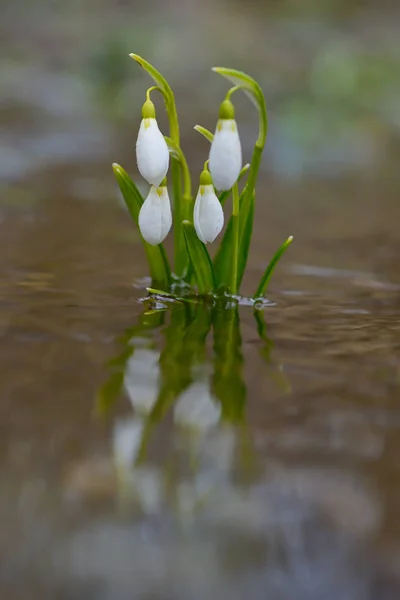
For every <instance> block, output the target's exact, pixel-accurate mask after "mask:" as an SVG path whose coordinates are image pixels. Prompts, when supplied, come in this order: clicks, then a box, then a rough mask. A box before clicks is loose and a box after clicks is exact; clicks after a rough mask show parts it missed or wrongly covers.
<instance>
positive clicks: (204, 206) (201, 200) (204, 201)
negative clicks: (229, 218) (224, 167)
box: [193, 184, 224, 244]
mask: <svg viewBox="0 0 400 600" xmlns="http://www.w3.org/2000/svg"><path fill="white" fill-rule="evenodd" d="M193 222H194V228H195V230H196V233H197V237H198V238H199V239H200V240H201V241H202V242H203V244H207V243H211V242H213V241H214V240H215V238H216V237H217V235H218V234H219V233H220V232H221V229H222V228H223V226H224V211H223V210H222V206H221V203H220V201H219V200H218V198H217V196H216V195H215V191H214V187H213V186H212V185H211V184H209V185H200V187H199V191H198V193H197V197H196V202H195V205H194V214H193Z"/></svg>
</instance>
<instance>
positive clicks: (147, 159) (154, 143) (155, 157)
mask: <svg viewBox="0 0 400 600" xmlns="http://www.w3.org/2000/svg"><path fill="white" fill-rule="evenodd" d="M136 159H137V165H138V169H139V172H140V174H141V175H142V177H144V179H146V181H148V183H150V184H151V185H154V186H155V187H158V186H159V185H160V183H161V181H162V180H163V179H164V177H165V176H166V174H167V171H168V166H169V150H168V146H167V142H166V141H165V139H164V136H163V134H162V133H161V131H160V130H159V128H158V124H157V121H156V119H154V118H146V119H142V121H141V123H140V128H139V134H138V138H137V142H136Z"/></svg>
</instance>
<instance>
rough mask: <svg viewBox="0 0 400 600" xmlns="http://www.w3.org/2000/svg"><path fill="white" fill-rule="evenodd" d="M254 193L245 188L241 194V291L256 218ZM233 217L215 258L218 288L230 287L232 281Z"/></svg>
mask: <svg viewBox="0 0 400 600" xmlns="http://www.w3.org/2000/svg"><path fill="white" fill-rule="evenodd" d="M254 196H255V195H254V193H253V194H248V190H247V188H245V189H244V190H243V191H242V193H241V194H240V212H239V260H238V266H237V286H238V289H240V284H241V281H242V279H243V274H244V271H245V268H246V264H247V258H248V255H249V249H250V242H251V234H252V230H253V217H254V204H255V202H254ZM245 203H246V204H245ZM234 218H235V217H234V216H233V215H232V216H231V218H230V219H229V221H228V225H227V227H226V229H225V233H224V237H223V238H222V241H221V244H220V246H219V248H218V250H217V253H216V255H215V257H214V263H213V267H214V275H215V281H216V284H217V288H220V287H221V286H224V285H229V283H230V281H231V269H232V248H233V234H234V227H233V220H234Z"/></svg>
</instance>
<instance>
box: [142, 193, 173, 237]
mask: <svg viewBox="0 0 400 600" xmlns="http://www.w3.org/2000/svg"><path fill="white" fill-rule="evenodd" d="M171 225H172V213H171V204H170V201H169V196H168V189H167V188H166V187H165V186H162V187H159V188H158V189H156V188H155V187H154V186H152V187H151V188H150V192H149V194H148V196H147V198H146V200H145V201H144V202H143V205H142V207H141V209H140V212H139V229H140V232H141V234H142V236H143V239H144V240H145V241H146V242H147V243H148V244H151V245H152V246H157V244H161V242H162V241H163V240H164V239H165V238H166V237H167V235H168V232H169V230H170V229H171Z"/></svg>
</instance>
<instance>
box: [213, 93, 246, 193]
mask: <svg viewBox="0 0 400 600" xmlns="http://www.w3.org/2000/svg"><path fill="white" fill-rule="evenodd" d="M241 168H242V147H241V144H240V138H239V133H238V129H237V125H236V121H235V109H234V107H233V104H232V102H231V101H230V100H228V99H227V100H224V102H223V103H222V104H221V108H220V111H219V119H218V123H217V127H216V130H215V134H214V139H213V141H212V143H211V149H210V172H211V175H212V179H213V182H214V185H215V187H216V188H217V190H221V191H222V190H230V189H231V187H232V186H233V184H234V183H236V181H237V180H238V177H239V173H240V170H241Z"/></svg>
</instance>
